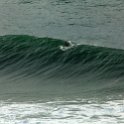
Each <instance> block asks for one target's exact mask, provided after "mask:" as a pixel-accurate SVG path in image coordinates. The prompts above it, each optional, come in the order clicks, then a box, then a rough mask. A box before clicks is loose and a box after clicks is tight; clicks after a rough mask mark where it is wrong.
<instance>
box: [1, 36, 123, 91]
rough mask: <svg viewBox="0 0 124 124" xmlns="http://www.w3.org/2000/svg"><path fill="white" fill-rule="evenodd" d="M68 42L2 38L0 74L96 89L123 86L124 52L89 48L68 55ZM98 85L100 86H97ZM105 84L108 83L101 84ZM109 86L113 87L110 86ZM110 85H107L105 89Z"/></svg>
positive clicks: (21, 37)
mask: <svg viewBox="0 0 124 124" xmlns="http://www.w3.org/2000/svg"><path fill="white" fill-rule="evenodd" d="M66 43H67V42H66V41H63V40H59V39H52V38H38V37H34V36H27V35H8V36H1V37H0V74H1V75H5V74H6V75H8V74H11V75H13V78H15V77H14V76H20V75H21V76H22V77H28V78H30V77H39V80H41V79H44V81H45V80H50V82H52V80H54V81H53V82H55V81H56V80H57V82H59V81H60V80H61V81H62V80H63V82H66V83H68V84H69V83H70V82H71V83H76V84H80V85H83V87H84V89H86V87H85V86H86V85H87V86H89V85H90V86H91V85H92V86H93V85H95V86H94V87H97V88H98V87H102V88H103V87H104V86H106V87H107V88H108V87H109V88H110V87H115V88H116V89H117V87H118V88H119V89H121V88H122V86H123V83H122V82H123V81H124V78H123V77H124V51H123V50H118V49H111V48H103V47H96V46H89V45H75V46H74V47H72V48H70V49H67V50H65V51H63V50H61V49H60V46H65V44H66ZM96 82H97V83H96ZM98 82H104V83H98ZM108 82H109V83H108ZM105 84H106V85H105Z"/></svg>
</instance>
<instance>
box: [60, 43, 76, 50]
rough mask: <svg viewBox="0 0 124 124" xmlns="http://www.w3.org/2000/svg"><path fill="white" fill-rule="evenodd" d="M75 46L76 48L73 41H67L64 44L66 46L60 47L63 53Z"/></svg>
mask: <svg viewBox="0 0 124 124" xmlns="http://www.w3.org/2000/svg"><path fill="white" fill-rule="evenodd" d="M74 46H75V44H74V43H72V42H71V41H65V42H64V46H60V49H61V50H62V51H65V50H68V49H70V48H72V47H74Z"/></svg>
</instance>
